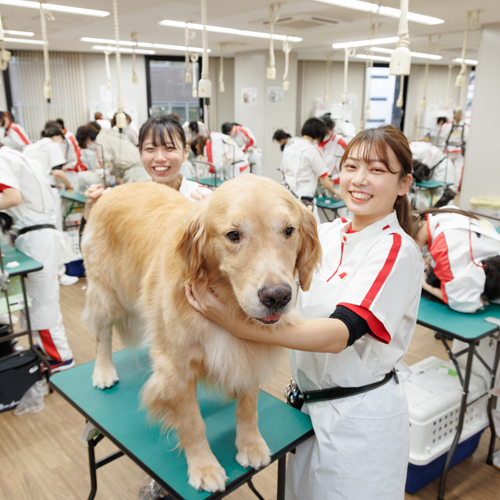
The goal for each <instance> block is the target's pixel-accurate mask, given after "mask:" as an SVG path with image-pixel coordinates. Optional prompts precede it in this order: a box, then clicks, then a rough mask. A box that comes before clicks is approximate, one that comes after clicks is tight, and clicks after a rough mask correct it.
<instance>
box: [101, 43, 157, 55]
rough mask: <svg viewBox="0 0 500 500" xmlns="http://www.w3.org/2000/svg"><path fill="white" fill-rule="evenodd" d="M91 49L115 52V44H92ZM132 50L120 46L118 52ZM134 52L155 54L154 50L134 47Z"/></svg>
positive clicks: (129, 52)
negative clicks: (113, 45)
mask: <svg viewBox="0 0 500 500" xmlns="http://www.w3.org/2000/svg"><path fill="white" fill-rule="evenodd" d="M92 49H94V50H102V51H104V52H105V51H108V52H116V46H115V47H109V46H106V45H94V46H92ZM132 52H134V50H133V49H127V48H125V47H120V53H121V54H132ZM135 53H136V54H148V55H152V54H156V52H155V51H154V50H144V49H135Z"/></svg>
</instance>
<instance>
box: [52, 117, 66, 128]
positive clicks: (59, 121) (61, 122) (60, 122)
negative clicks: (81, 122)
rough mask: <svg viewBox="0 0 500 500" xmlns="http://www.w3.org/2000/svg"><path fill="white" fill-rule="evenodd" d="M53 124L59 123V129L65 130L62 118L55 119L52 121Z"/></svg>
mask: <svg viewBox="0 0 500 500" xmlns="http://www.w3.org/2000/svg"><path fill="white" fill-rule="evenodd" d="M54 121H55V122H57V123H59V125H61V128H62V129H65V128H66V127H65V126H64V120H63V119H62V118H56V119H55V120H54Z"/></svg>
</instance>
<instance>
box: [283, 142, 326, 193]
mask: <svg viewBox="0 0 500 500" xmlns="http://www.w3.org/2000/svg"><path fill="white" fill-rule="evenodd" d="M281 172H282V173H283V178H284V180H285V182H286V183H287V184H288V185H289V186H290V188H291V189H292V191H293V192H294V193H295V194H296V195H297V196H298V197H299V198H300V197H302V196H309V197H313V196H314V194H315V193H316V187H317V185H318V178H319V177H324V176H326V175H328V169H327V166H326V163H325V162H324V160H323V158H322V157H321V153H320V152H319V150H318V148H317V147H316V146H314V145H313V144H312V143H311V142H310V141H309V140H307V139H303V138H302V137H296V138H294V139H293V141H292V142H291V144H290V141H288V144H287V146H286V148H285V149H284V150H283V158H282V160H281Z"/></svg>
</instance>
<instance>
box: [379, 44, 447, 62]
mask: <svg viewBox="0 0 500 500" xmlns="http://www.w3.org/2000/svg"><path fill="white" fill-rule="evenodd" d="M370 50H373V52H380V53H382V54H392V53H393V52H394V49H386V48H382V47H372V48H371V49H370ZM410 54H411V56H412V57H419V58H422V59H431V60H434V61H439V60H440V59H442V58H443V56H438V55H437V54H422V53H421V52H410Z"/></svg>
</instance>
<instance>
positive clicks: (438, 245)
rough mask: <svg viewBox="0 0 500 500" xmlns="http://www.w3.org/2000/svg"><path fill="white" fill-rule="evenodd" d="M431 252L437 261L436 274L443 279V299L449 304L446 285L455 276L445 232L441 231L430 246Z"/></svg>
mask: <svg viewBox="0 0 500 500" xmlns="http://www.w3.org/2000/svg"><path fill="white" fill-rule="evenodd" d="M429 252H430V254H431V255H432V258H433V259H434V262H435V263H436V266H435V267H434V269H433V271H434V274H435V275H436V276H437V277H438V278H439V280H440V281H441V291H442V292H443V301H444V302H445V303H446V304H448V297H447V295H446V290H445V286H446V283H449V282H450V281H451V280H452V279H453V278H454V277H453V273H452V272H451V266H450V257H449V251H448V245H447V244H446V238H445V237H444V233H441V234H439V235H438V236H437V238H436V239H435V240H434V243H433V245H432V248H431V247H429Z"/></svg>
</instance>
